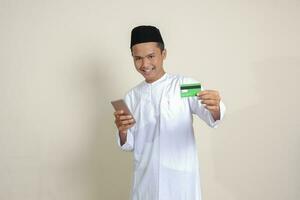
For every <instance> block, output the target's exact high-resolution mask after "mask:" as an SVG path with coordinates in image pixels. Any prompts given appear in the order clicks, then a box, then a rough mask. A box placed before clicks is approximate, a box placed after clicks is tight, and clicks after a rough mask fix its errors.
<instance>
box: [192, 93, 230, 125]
mask: <svg viewBox="0 0 300 200" xmlns="http://www.w3.org/2000/svg"><path fill="white" fill-rule="evenodd" d="M189 103H190V108H191V110H192V113H193V114H196V115H197V116H198V117H199V118H200V119H202V120H203V121H205V122H206V124H207V125H208V126H210V127H212V128H217V127H218V125H219V124H220V122H221V121H222V119H223V118H224V115H225V111H226V107H225V105H224V103H223V102H222V101H220V119H219V120H214V118H213V116H212V114H211V112H210V111H209V110H208V109H206V108H205V107H204V105H203V104H201V102H200V101H199V100H198V99H197V97H194V98H192V99H190V100H189Z"/></svg>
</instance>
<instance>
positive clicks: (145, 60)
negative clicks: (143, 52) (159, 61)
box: [141, 57, 149, 67]
mask: <svg viewBox="0 0 300 200" xmlns="http://www.w3.org/2000/svg"><path fill="white" fill-rule="evenodd" d="M147 66H149V59H148V58H147V57H145V58H143V59H142V66H141V67H147Z"/></svg>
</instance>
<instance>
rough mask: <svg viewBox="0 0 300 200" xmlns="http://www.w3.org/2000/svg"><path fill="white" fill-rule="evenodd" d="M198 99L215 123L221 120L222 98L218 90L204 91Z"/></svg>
mask: <svg viewBox="0 0 300 200" xmlns="http://www.w3.org/2000/svg"><path fill="white" fill-rule="evenodd" d="M197 96H198V99H199V100H201V103H202V104H203V105H204V107H205V108H206V109H207V110H209V112H210V113H211V115H212V117H213V118H214V120H215V121H217V120H220V115H221V114H220V101H221V97H220V94H219V92H218V91H216V90H204V91H202V92H200V93H199V94H198V95H197Z"/></svg>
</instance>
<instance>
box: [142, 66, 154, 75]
mask: <svg viewBox="0 0 300 200" xmlns="http://www.w3.org/2000/svg"><path fill="white" fill-rule="evenodd" d="M154 69H155V67H150V68H143V69H142V70H141V71H142V72H144V74H149V73H151V72H152V71H153V70H154Z"/></svg>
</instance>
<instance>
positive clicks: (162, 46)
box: [130, 42, 165, 52]
mask: <svg viewBox="0 0 300 200" xmlns="http://www.w3.org/2000/svg"><path fill="white" fill-rule="evenodd" d="M156 45H157V47H158V48H159V49H160V52H163V50H165V45H164V44H163V43H161V42H156ZM130 50H131V52H132V47H131V48H130Z"/></svg>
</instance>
